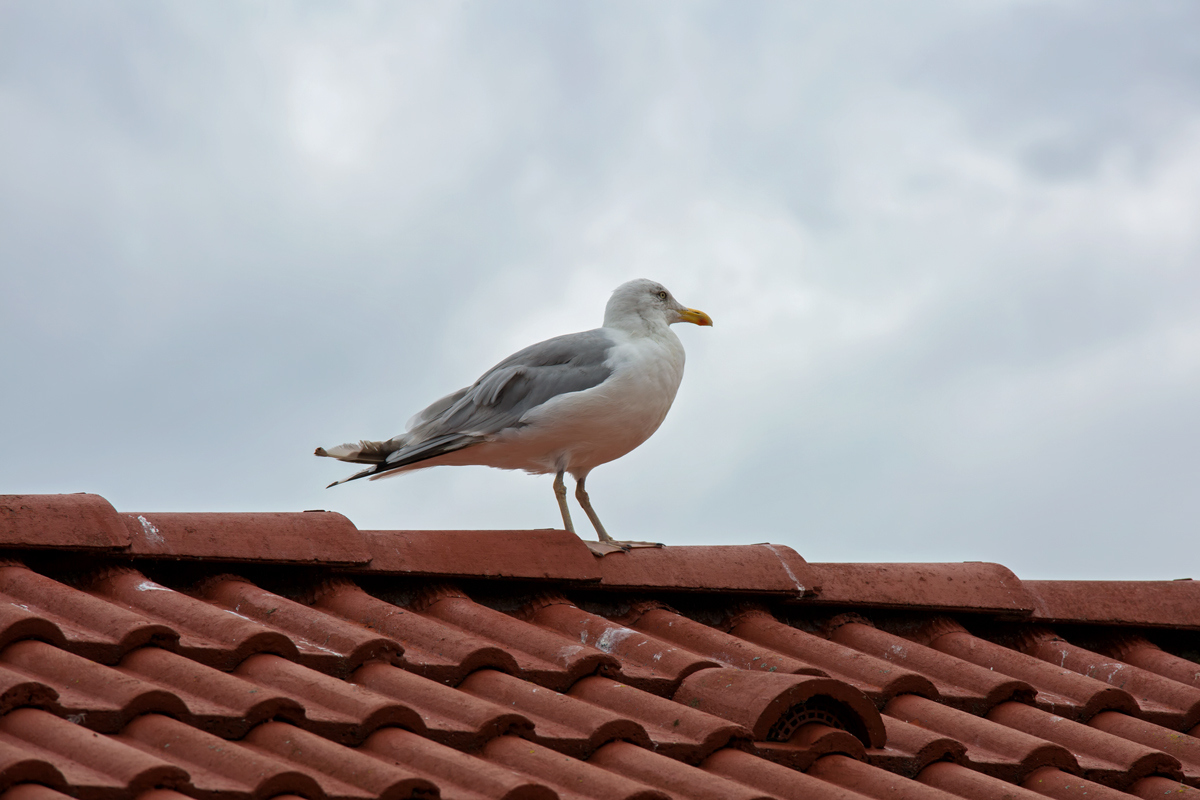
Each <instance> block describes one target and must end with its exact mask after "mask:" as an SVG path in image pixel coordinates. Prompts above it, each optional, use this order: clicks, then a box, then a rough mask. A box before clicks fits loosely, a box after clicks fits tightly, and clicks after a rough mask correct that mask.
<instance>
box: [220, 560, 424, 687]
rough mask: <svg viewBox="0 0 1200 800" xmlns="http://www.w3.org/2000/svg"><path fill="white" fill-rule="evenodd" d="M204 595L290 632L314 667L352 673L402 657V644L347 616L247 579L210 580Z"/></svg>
mask: <svg viewBox="0 0 1200 800" xmlns="http://www.w3.org/2000/svg"><path fill="white" fill-rule="evenodd" d="M199 594H200V596H201V597H203V598H204V599H205V600H208V601H209V602H210V603H212V604H213V605H214V606H217V607H218V608H224V609H227V610H229V611H232V612H233V613H235V614H241V615H243V616H246V617H249V618H250V619H253V620H256V621H258V622H261V623H262V624H263V625H266V626H267V627H269V628H274V629H276V630H278V631H281V632H283V633H284V634H286V635H287V638H288V639H290V640H291V641H292V642H294V643H295V645H296V650H297V661H299V662H300V663H302V664H305V665H306V666H310V667H312V668H313V669H318V670H321V671H322V672H328V673H330V674H333V675H339V676H342V677H344V676H346V675H349V674H350V673H351V672H353V671H354V670H355V669H357V668H358V667H360V666H362V664H364V663H366V662H367V661H370V660H372V659H376V658H383V659H387V660H393V659H398V658H399V656H400V654H401V653H402V652H403V651H404V648H403V647H402V646H401V645H400V643H399V642H397V641H395V640H393V639H390V638H388V637H386V636H381V635H380V634H379V633H376V632H372V631H371V630H369V629H368V628H364V627H363V626H362V625H359V624H357V623H353V622H348V621H346V620H344V619H342V618H341V617H338V616H335V615H332V614H326V613H323V612H322V611H320V610H317V611H314V610H313V609H312V608H310V607H309V606H306V605H303V604H301V603H297V602H295V601H292V600H288V599H287V598H285V597H280V596H279V595H277V594H272V593H271V592H268V591H266V590H265V589H260V588H258V587H257V586H255V585H253V584H251V583H249V582H247V581H245V580H243V579H241V578H230V577H223V578H217V579H213V580H210V581H207V582H206V583H205V584H204V585H203V586H202V587H201V589H200V592H199Z"/></svg>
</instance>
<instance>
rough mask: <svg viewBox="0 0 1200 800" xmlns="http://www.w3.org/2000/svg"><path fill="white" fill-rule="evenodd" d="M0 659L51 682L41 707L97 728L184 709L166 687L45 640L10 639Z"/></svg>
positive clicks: (117, 726)
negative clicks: (51, 694) (49, 698)
mask: <svg viewBox="0 0 1200 800" xmlns="http://www.w3.org/2000/svg"><path fill="white" fill-rule="evenodd" d="M0 664H3V665H5V666H6V667H8V668H10V669H14V670H19V671H20V672H22V673H24V674H25V675H28V676H32V677H35V678H37V679H38V680H39V681H41V682H43V684H44V685H46V686H49V687H52V690H53V692H54V694H55V695H57V696H56V698H55V699H54V700H52V701H51V702H48V703H44V704H42V705H43V707H46V708H49V709H52V710H53V711H54V712H55V713H57V714H58V715H59V716H61V717H66V718H69V719H70V720H71V721H72V722H75V723H77V724H79V725H83V726H84V727H87V728H91V729H92V730H94V731H100V732H101V733H115V732H117V731H119V730H120V729H121V728H123V727H125V724H126V723H127V722H129V721H130V720H131V719H133V718H134V717H136V716H138V715H139V714H145V713H147V712H150V711H158V712H162V713H166V714H171V715H173V716H184V715H186V714H187V713H188V709H187V706H186V705H184V703H183V701H182V700H180V699H179V697H177V696H176V695H175V694H174V693H172V692H170V691H168V690H166V689H163V688H161V687H158V686H155V685H154V684H151V683H147V682H146V681H144V680H141V679H140V678H137V677H135V676H132V675H129V674H126V673H123V672H120V671H118V670H116V669H113V668H111V667H105V666H102V665H100V664H95V663H93V662H91V661H88V660H87V659H86V658H81V657H80V656H77V655H74V654H73V653H69V652H67V651H66V650H61V649H59V648H57V647H54V646H53V645H50V644H46V643H45V642H39V641H35V640H26V641H23V642H16V643H14V644H11V645H9V646H8V647H6V648H5V649H4V650H3V652H0ZM7 671H8V670H7V669H6V670H4V672H7ZM24 705H29V706H32V705H36V703H34V702H26V703H25V704H24Z"/></svg>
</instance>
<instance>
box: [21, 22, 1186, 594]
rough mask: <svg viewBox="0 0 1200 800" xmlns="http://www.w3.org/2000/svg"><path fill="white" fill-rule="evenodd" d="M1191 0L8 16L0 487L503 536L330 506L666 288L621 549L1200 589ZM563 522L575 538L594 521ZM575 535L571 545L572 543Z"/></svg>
mask: <svg viewBox="0 0 1200 800" xmlns="http://www.w3.org/2000/svg"><path fill="white" fill-rule="evenodd" d="M1197 31H1200V4H1197V3H1195V2H1192V1H1191V0H1179V2H1157V1H1156V0H1128V1H1127V2H1106V1H1105V0H1087V2H1071V1H1069V0H1045V1H1042V2H1039V1H1038V0H1013V1H1012V2H1005V1H1004V0H978V1H977V2H961V0H954V1H953V2H950V1H947V2H920V1H919V0H909V1H908V2H904V3H895V2H891V1H890V0H876V1H875V2H853V1H845V0H843V1H841V2H836V3H830V2H808V3H804V2H793V1H789V2H780V3H762V2H748V1H747V0H736V2H734V1H731V2H723V3H705V2H654V3H643V2H624V3H622V2H607V3H584V2H571V3H563V2H559V0H546V2H504V3H485V2H477V3H461V2H453V3H451V2H442V3H434V2H412V3H401V2H381V3H357V4H356V3H333V2H328V3H293V4H284V3H246V2H214V0H196V2H161V3H147V2H140V3H135V2H126V3H112V2H52V1H50V0H27V1H22V2H14V0H0V345H2V347H3V349H2V351H0V353H2V358H3V363H4V369H3V372H2V374H3V378H2V379H0V380H2V381H3V389H2V391H0V418H2V419H3V424H2V428H0V493H5V494H19V493H53V492H84V491H85V492H94V493H98V494H101V495H103V496H104V497H106V498H107V499H108V500H109V501H110V502H111V503H112V504H113V505H114V506H116V508H117V509H118V510H121V511H298V510H303V509H310V508H325V509H330V510H335V511H339V512H341V513H343V514H346V515H347V516H348V517H349V518H350V519H351V520H352V521H353V522H354V523H355V524H357V525H358V526H359V527H360V528H363V529H432V528H437V529H443V528H537V527H551V526H553V527H557V526H559V525H560V524H561V523H560V520H559V515H558V509H557V506H556V504H555V502H554V496H553V492H552V490H551V478H550V477H548V476H539V477H531V476H527V475H524V474H523V473H507V472H501V471H498V470H490V469H487V468H483V467H470V468H441V469H432V470H428V471H424V472H420V473H416V474H410V475H407V476H403V477H401V478H398V479H394V480H386V481H378V482H367V481H359V482H356V483H354V484H350V485H346V486H340V487H337V488H335V489H330V490H326V489H324V488H323V487H324V486H325V484H327V483H329V482H330V481H331V480H334V479H336V478H340V477H343V476H344V475H346V474H348V473H349V472H351V471H352V470H353V468H352V467H351V466H350V465H346V464H342V463H339V462H336V461H332V460H326V459H317V458H314V457H313V456H312V455H311V454H312V450H313V448H314V447H315V446H317V445H324V446H330V445H335V444H338V443H341V442H343V441H350V440H357V439H359V438H372V439H383V438H387V437H390V436H392V435H394V434H396V433H399V432H400V431H401V430H402V429H403V426H404V422H405V421H406V420H407V419H408V417H409V416H410V415H412V414H413V413H414V412H415V411H417V410H418V409H420V408H422V407H423V406H425V405H426V404H427V403H429V402H430V401H432V400H433V399H435V398H436V397H439V396H441V395H443V394H446V393H447V392H449V391H452V390H454V389H457V388H459V387H461V386H465V385H467V384H469V383H471V382H473V381H474V380H475V378H477V377H478V376H479V374H480V373H481V372H483V371H484V370H485V369H487V368H488V367H490V366H491V365H492V364H494V363H495V362H496V361H498V360H500V359H501V358H503V357H504V356H506V355H508V354H509V353H510V352H512V351H514V350H516V349H518V348H520V347H523V346H525V345H527V344H530V343H532V342H534V341H538V340H540V339H544V338H547V337H550V336H553V335H557V334H560V333H566V332H570V331H575V330H583V329H587V328H592V327H595V326H597V325H599V324H600V321H601V318H602V316H603V309H604V304H605V302H606V300H607V298H608V294H609V293H610V292H611V291H612V289H613V288H615V287H616V286H617V285H618V284H620V283H621V282H623V281H625V280H627V279H630V278H634V277H649V278H654V279H656V280H659V281H662V282H663V283H664V284H666V285H667V286H668V287H669V288H671V289H672V291H673V292H674V293H675V294H676V296H677V297H679V299H680V300H681V301H682V302H684V303H686V304H688V305H691V306H694V307H696V308H700V309H703V310H704V311H706V312H708V313H709V314H711V315H712V317H713V319H714V321H715V327H714V328H712V329H708V328H694V327H692V326H689V325H681V326H677V328H676V330H677V332H678V333H679V335H680V337H681V338H682V339H683V341H684V344H685V346H686V347H687V350H688V365H687V375H686V377H685V378H684V382H683V386H682V388H681V390H680V393H679V396H678V398H677V399H676V402H675V406H674V409H673V410H672V412H671V414H670V415H669V416H668V418H667V421H666V422H665V423H664V425H663V426H662V428H661V429H660V430H659V432H658V433H657V434H656V435H655V436H654V437H653V438H651V439H650V440H649V441H648V442H647V443H646V444H644V445H643V446H642V447H641V448H639V449H638V450H635V451H634V452H633V453H631V454H630V455H628V456H626V457H625V458H623V459H620V460H618V461H616V462H613V463H611V464H608V465H605V466H602V467H600V468H599V469H597V470H596V472H595V473H593V475H592V477H591V478H590V479H589V481H588V488H589V490H590V492H591V496H592V500H593V502H594V503H595V505H596V508H597V510H598V511H599V513H600V515H601V516H602V517H603V518H604V520H605V523H606V525H607V527H608V529H609V531H610V532H612V533H613V534H614V535H615V536H616V537H617V538H625V539H640V540H645V539H650V540H657V541H662V542H666V543H667V544H737V543H750V542H763V541H770V542H776V543H782V544H786V545H789V546H791V547H793V548H795V549H796V550H797V551H799V552H800V553H801V554H802V555H803V556H804V557H805V558H807V559H808V560H810V561H868V562H874V561H996V562H999V563H1002V564H1004V565H1006V566H1008V567H1010V568H1012V569H1013V570H1014V571H1015V572H1017V574H1018V575H1020V576H1021V577H1024V578H1138V579H1140V578H1178V577H1185V576H1192V577H1200V488H1198V487H1200V38H1198V37H1197ZM576 519H577V520H578V521H580V522H581V523H583V525H585V526H586V521H585V520H584V518H583V516H582V515H581V514H579V513H578V512H576ZM589 534H590V531H589Z"/></svg>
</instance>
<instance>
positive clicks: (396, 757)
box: [362, 728, 557, 800]
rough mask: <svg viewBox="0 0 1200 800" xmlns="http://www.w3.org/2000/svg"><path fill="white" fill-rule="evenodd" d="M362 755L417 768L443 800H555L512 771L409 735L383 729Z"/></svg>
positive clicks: (544, 789) (546, 789)
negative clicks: (368, 754)
mask: <svg viewBox="0 0 1200 800" xmlns="http://www.w3.org/2000/svg"><path fill="white" fill-rule="evenodd" d="M362 749H363V751H365V752H368V753H370V754H371V755H374V756H376V757H378V758H382V759H385V760H387V761H388V762H390V763H393V764H409V765H417V766H418V768H419V770H420V772H421V773H422V774H423V775H425V776H426V777H428V778H429V779H430V780H431V781H432V782H433V783H434V784H435V785H436V786H437V787H438V789H439V790H440V792H441V797H442V798H443V799H444V800H483V799H484V798H487V799H488V800H491V799H492V798H494V799H495V800H555V798H556V797H557V795H556V794H555V792H554V790H553V789H551V788H550V787H548V786H545V785H543V784H541V783H538V782H537V781H535V780H533V779H532V778H530V777H529V776H527V775H523V774H521V773H520V772H517V771H515V770H511V769H506V768H505V767H502V766H498V765H497V764H494V763H492V762H490V761H485V760H484V759H482V758H476V757H475V756H471V755H468V754H466V753H460V752H459V751H458V750H455V749H452V748H450V747H447V746H445V745H441V744H438V743H436V742H431V741H430V740H428V739H426V738H424V737H422V736H418V735H417V734H415V733H411V732H410V731H405V730H400V729H399V728H384V729H382V730H379V731H376V732H375V733H373V734H371V738H369V739H368V740H367V741H366V743H365V744H364V745H363V747H362Z"/></svg>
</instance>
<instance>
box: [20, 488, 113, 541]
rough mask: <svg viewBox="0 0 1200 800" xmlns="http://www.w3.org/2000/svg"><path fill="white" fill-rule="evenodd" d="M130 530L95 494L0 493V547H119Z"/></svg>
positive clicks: (101, 498) (106, 503)
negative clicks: (127, 529) (126, 528)
mask: <svg viewBox="0 0 1200 800" xmlns="http://www.w3.org/2000/svg"><path fill="white" fill-rule="evenodd" d="M129 541H130V540H129V533H128V532H127V531H126V530H125V525H124V524H123V523H122V521H121V517H120V515H119V514H118V513H117V510H116V509H115V508H113V507H112V506H111V505H109V502H108V501H107V500H105V499H104V498H103V497H101V496H100V495H97V494H6V495H0V547H28V548H34V549H39V550H41V549H48V548H54V549H63V550H101V551H102V550H122V549H124V548H126V547H129Z"/></svg>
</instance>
